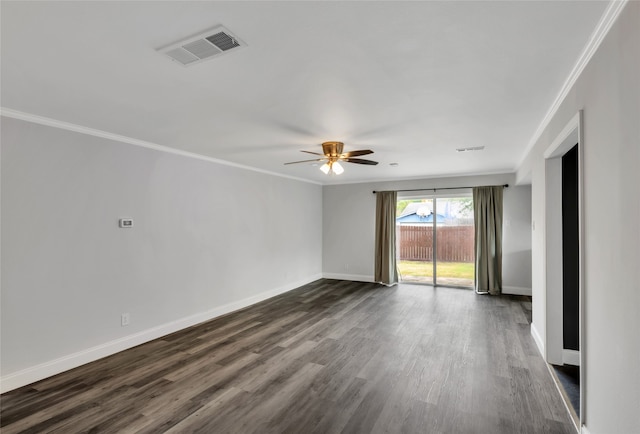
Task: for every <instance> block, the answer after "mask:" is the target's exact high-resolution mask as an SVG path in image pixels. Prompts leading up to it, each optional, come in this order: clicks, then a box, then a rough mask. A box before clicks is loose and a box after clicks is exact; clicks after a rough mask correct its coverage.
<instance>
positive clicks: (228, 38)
mask: <svg viewBox="0 0 640 434" xmlns="http://www.w3.org/2000/svg"><path fill="white" fill-rule="evenodd" d="M242 47H246V44H245V43H244V42H242V41H241V40H240V39H238V38H237V37H236V36H235V35H234V34H233V33H231V32H230V31H229V30H228V29H226V28H224V27H222V26H217V27H214V28H213V29H211V30H208V31H206V32H203V33H200V34H198V35H196V36H192V37H190V38H187V39H185V40H182V41H180V42H176V43H173V44H171V45H167V46H166V47H163V48H160V49H158V50H157V51H158V52H160V53H163V54H165V55H167V56H169V58H170V59H171V60H173V61H174V62H178V63H179V64H181V65H182V66H191V65H195V64H196V63H200V62H202V61H205V60H209V59H213V58H214V57H219V56H221V55H223V54H226V53H229V52H232V51H236V50H238V49H240V48H242Z"/></svg>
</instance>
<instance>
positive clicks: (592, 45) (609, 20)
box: [514, 0, 629, 171]
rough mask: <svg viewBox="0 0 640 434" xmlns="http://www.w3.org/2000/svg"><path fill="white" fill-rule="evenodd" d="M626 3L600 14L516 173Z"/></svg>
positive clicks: (611, 5)
mask: <svg viewBox="0 0 640 434" xmlns="http://www.w3.org/2000/svg"><path fill="white" fill-rule="evenodd" d="M628 2H629V0H614V1H612V2H610V3H609V5H608V6H607V9H606V10H605V11H604V13H603V14H602V17H600V21H599V22H598V25H597V26H596V28H595V30H594V31H593V33H592V34H591V37H590V38H589V41H588V42H587V44H586V45H585V47H584V48H583V49H582V53H580V57H578V60H577V61H576V63H575V65H574V66H573V69H572V70H571V73H570V74H569V76H568V77H567V79H566V80H565V82H564V84H563V85H562V88H561V89H560V92H559V93H558V95H557V96H556V99H555V100H554V101H553V104H551V107H549V110H547V113H546V114H545V116H544V118H543V119H542V121H541V122H540V125H538V128H537V129H536V131H535V133H533V136H532V137H531V139H530V140H529V143H528V144H527V147H526V148H525V150H524V152H523V153H522V156H521V157H520V160H519V162H518V164H517V165H516V167H515V169H514V171H517V170H518V168H520V167H521V166H522V164H523V163H524V160H525V159H526V158H527V156H528V155H529V153H530V152H531V150H532V149H533V147H534V146H535V144H536V142H537V141H538V139H540V137H541V136H542V133H543V132H544V130H545V129H546V128H547V126H548V125H549V122H551V119H553V117H554V116H555V115H556V113H557V111H558V109H559V108H560V105H561V104H562V102H563V101H564V99H565V98H566V97H567V94H568V93H569V91H570V90H571V88H572V87H573V85H574V84H575V83H576V81H577V80H578V77H580V74H582V71H583V70H584V68H585V67H586V66H587V64H588V63H589V61H590V60H591V58H592V57H593V55H594V54H595V52H596V51H597V50H598V47H600V44H601V43H602V41H603V40H604V38H605V36H607V33H609V30H611V27H613V24H614V23H615V21H616V19H617V18H618V16H620V13H621V12H622V9H624V7H625V5H626V4H627V3H628Z"/></svg>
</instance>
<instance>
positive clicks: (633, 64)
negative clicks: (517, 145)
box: [518, 2, 640, 434]
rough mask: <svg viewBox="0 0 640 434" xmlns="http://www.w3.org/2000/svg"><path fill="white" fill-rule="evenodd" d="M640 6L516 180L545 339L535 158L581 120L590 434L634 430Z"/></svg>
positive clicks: (639, 345) (639, 290)
mask: <svg viewBox="0 0 640 434" xmlns="http://www.w3.org/2000/svg"><path fill="white" fill-rule="evenodd" d="M639 77H640V2H629V3H627V5H626V6H625V9H624V10H623V11H622V13H621V15H620V16H619V17H618V20H617V22H616V23H615V24H614V25H613V27H612V28H611V30H610V31H609V33H608V34H607V36H606V37H605V39H604V40H603V42H602V44H601V45H600V47H599V48H598V50H597V51H596V53H595V54H594V56H593V57H592V59H591V61H590V62H589V64H588V65H587V66H586V68H585V69H584V71H583V72H582V74H581V75H580V77H579V78H578V80H577V81H576V83H575V85H574V86H573V88H572V89H571V91H570V92H569V94H568V95H567V97H566V98H565V100H564V101H563V102H562V104H561V105H560V107H559V109H558V111H557V113H556V114H555V115H554V116H553V118H552V119H551V122H550V124H549V126H548V127H547V128H546V130H545V131H544V133H543V134H542V136H541V137H540V139H539V140H538V141H537V143H536V144H535V146H534V148H533V149H532V151H531V152H530V154H529V155H528V157H527V158H526V160H525V161H524V163H523V164H522V167H521V168H520V170H519V172H518V176H519V177H520V176H522V177H526V176H528V174H529V173H531V175H532V177H531V179H532V197H533V201H532V216H533V220H534V221H535V223H536V229H535V230H534V232H533V253H534V254H533V258H532V262H533V277H534V279H533V325H534V327H535V330H537V332H538V334H539V335H540V338H541V339H542V340H543V341H547V339H548V338H549V336H548V335H551V334H552V333H554V331H553V330H546V324H547V318H546V314H547V313H548V312H547V310H546V307H545V301H546V295H547V294H546V288H545V248H544V247H545V237H544V234H545V182H546V181H545V161H544V157H543V152H544V151H545V150H546V149H547V148H548V147H549V146H550V145H551V144H552V143H553V141H554V139H555V138H556V137H557V136H558V135H559V133H560V132H561V131H562V129H563V128H564V126H565V125H567V123H568V122H569V121H570V120H571V119H572V118H573V117H574V116H575V115H576V113H577V112H578V110H581V109H582V110H583V113H584V129H583V132H584V136H583V140H582V145H583V149H584V153H583V157H584V170H583V180H584V204H583V209H584V254H585V259H584V261H585V270H584V286H585V288H584V290H585V294H584V299H583V302H584V315H585V329H584V330H583V333H584V336H585V346H584V347H583V348H582V351H583V352H584V353H585V354H584V355H583V356H584V357H585V365H584V366H583V367H582V369H583V372H584V376H585V379H586V387H585V395H586V396H585V398H586V402H585V404H586V408H585V412H584V417H585V421H586V426H587V429H588V430H589V432H590V433H591V434H599V433H637V432H640V411H638V410H639V409H640V373H639V372H640V371H639V370H638V366H640V334H639V331H640V266H639V264H640V231H638V222H640V171H639V170H638V168H639V167H640V127H639V125H640V86H639Z"/></svg>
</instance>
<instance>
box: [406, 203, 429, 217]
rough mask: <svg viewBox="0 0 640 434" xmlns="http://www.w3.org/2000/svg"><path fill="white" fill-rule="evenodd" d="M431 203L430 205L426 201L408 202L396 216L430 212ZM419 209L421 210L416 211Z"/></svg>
mask: <svg viewBox="0 0 640 434" xmlns="http://www.w3.org/2000/svg"><path fill="white" fill-rule="evenodd" d="M432 207H433V205H430V204H429V203H427V202H409V203H408V204H407V206H406V207H405V208H404V209H403V210H402V212H401V213H400V215H399V216H398V217H404V216H406V215H409V214H424V215H428V214H431V213H432V212H433V211H432V209H433V208H432ZM418 210H421V212H418Z"/></svg>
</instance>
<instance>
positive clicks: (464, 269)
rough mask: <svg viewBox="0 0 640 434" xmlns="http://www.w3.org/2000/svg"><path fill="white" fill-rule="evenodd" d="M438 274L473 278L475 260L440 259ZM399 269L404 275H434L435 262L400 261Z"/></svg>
mask: <svg viewBox="0 0 640 434" xmlns="http://www.w3.org/2000/svg"><path fill="white" fill-rule="evenodd" d="M437 267H438V276H440V277H453V278H456V279H471V280H473V273H474V271H473V270H474V264H473V262H441V261H438V265H437ZM398 270H399V271H400V274H401V275H402V276H414V277H433V263H432V262H422V261H398Z"/></svg>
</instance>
